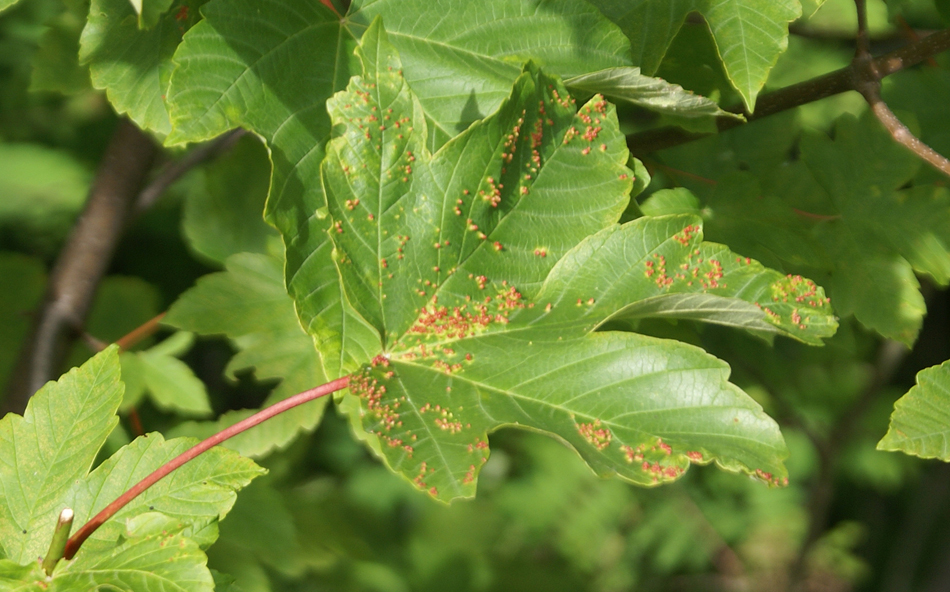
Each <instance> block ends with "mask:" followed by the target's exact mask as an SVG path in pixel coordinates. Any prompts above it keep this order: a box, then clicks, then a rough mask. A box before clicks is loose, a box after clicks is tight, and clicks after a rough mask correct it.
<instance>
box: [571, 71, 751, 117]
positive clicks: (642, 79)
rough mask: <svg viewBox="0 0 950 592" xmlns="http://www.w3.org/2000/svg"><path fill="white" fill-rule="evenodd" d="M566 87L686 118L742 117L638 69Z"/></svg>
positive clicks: (587, 78)
mask: <svg viewBox="0 0 950 592" xmlns="http://www.w3.org/2000/svg"><path fill="white" fill-rule="evenodd" d="M564 84H566V85H567V87H568V88H570V89H573V90H579V91H583V92H586V93H590V94H595V93H600V94H603V95H605V96H607V97H608V98H611V99H614V100H619V101H625V102H628V103H632V104H634V105H637V106H639V107H643V108H644V109H649V110H651V111H655V112H657V113H662V114H666V115H672V116H675V117H682V118H685V119H714V118H716V117H730V118H733V119H740V120H742V119H743V117H742V116H741V115H737V114H735V113H730V112H728V111H723V110H722V109H720V108H719V105H717V104H716V103H715V102H714V101H712V100H710V99H708V98H706V97H703V96H700V95H696V94H693V93H692V92H689V91H686V90H684V89H683V87H681V86H679V85H678V84H670V83H669V82H667V81H665V80H663V79H662V78H651V77H650V76H644V75H642V74H640V68H608V69H606V70H600V71H598V72H592V73H590V74H582V75H581V76H575V77H574V78H568V79H567V80H565V81H564Z"/></svg>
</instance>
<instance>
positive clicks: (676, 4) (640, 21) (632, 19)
mask: <svg viewBox="0 0 950 592" xmlns="http://www.w3.org/2000/svg"><path fill="white" fill-rule="evenodd" d="M589 2H590V3H591V4H593V5H594V6H596V7H597V8H598V9H600V11H601V12H603V13H604V15H606V16H607V18H609V19H610V20H611V21H613V22H615V23H617V25H619V26H620V28H621V29H622V30H623V32H624V33H625V34H626V35H627V37H628V38H629V39H630V45H631V47H632V48H633V63H634V65H636V66H639V67H640V68H641V69H642V70H643V72H644V73H645V74H647V75H652V74H654V73H655V72H656V71H657V68H659V67H660V62H661V61H663V56H664V55H666V50H667V48H669V46H670V42H671V41H672V40H673V37H675V36H676V33H677V31H679V29H680V27H681V26H683V23H684V22H685V21H686V15H687V14H689V13H690V12H692V11H694V10H696V9H697V5H698V2H697V0H589Z"/></svg>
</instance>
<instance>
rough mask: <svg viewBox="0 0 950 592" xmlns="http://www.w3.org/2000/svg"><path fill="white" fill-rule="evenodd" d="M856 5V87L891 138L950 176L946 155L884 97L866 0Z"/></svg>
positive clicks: (853, 64)
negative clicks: (916, 132) (912, 128)
mask: <svg viewBox="0 0 950 592" xmlns="http://www.w3.org/2000/svg"><path fill="white" fill-rule="evenodd" d="M854 6H855V8H856V9H857V13H858V35H857V38H856V44H855V45H856V46H857V49H856V51H855V54H854V61H853V62H852V64H851V65H852V66H853V67H854V70H855V75H856V84H855V90H857V91H858V92H859V93H861V96H863V97H864V100H865V101H867V102H868V105H870V107H871V111H872V112H873V113H874V115H875V117H877V119H878V121H880V122H881V124H882V125H883V126H884V127H885V128H886V129H887V131H888V132H890V134H891V137H893V138H894V141H895V142H897V143H898V144H901V145H902V146H904V147H905V148H907V149H908V150H910V151H911V152H913V153H914V154H916V155H917V156H919V157H920V158H921V159H922V160H924V162H926V163H928V164H930V165H931V166H932V167H934V168H935V169H937V170H938V171H940V172H941V173H943V174H944V175H946V176H948V177H950V160H948V159H947V158H945V157H944V156H943V155H941V154H940V153H939V152H937V151H936V150H934V149H933V148H931V147H930V146H928V145H927V144H924V143H923V142H921V141H920V138H918V137H917V136H915V135H914V134H913V132H911V131H910V129H908V128H907V126H906V125H904V124H903V122H901V120H900V119H898V118H897V116H896V115H894V112H893V111H891V108H890V107H888V106H887V103H885V102H884V100H883V99H882V98H881V78H883V76H882V75H881V73H880V72H879V71H878V69H877V65H876V63H875V62H876V60H874V58H873V57H872V56H871V40H870V36H869V34H868V19H867V6H866V2H865V0H854Z"/></svg>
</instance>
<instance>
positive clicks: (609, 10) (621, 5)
mask: <svg viewBox="0 0 950 592" xmlns="http://www.w3.org/2000/svg"><path fill="white" fill-rule="evenodd" d="M592 1H593V3H594V4H595V5H596V6H597V7H598V8H600V9H601V11H603V13H604V14H605V15H607V16H608V17H609V18H610V19H611V20H612V21H614V22H615V23H617V24H618V25H620V27H621V28H622V29H623V31H624V33H626V34H627V36H628V37H629V38H630V41H631V44H632V46H633V53H634V60H633V61H634V64H635V65H638V66H640V67H641V68H642V69H643V72H644V73H646V74H653V73H654V72H656V70H657V69H658V68H659V65H660V62H661V61H662V59H663V56H664V55H666V51H667V49H668V48H669V46H670V42H671V41H672V40H673V37H675V36H676V34H677V32H678V31H679V29H680V27H681V26H682V25H683V22H684V21H685V20H686V15H687V14H689V13H690V12H692V11H694V10H695V11H698V12H700V13H702V15H703V16H704V17H705V18H706V22H707V23H708V24H709V29H710V31H711V32H712V34H713V38H714V39H715V41H716V48H717V50H718V52H719V58H720V59H721V60H722V63H723V65H724V66H725V68H726V73H727V74H728V76H729V79H730V80H731V81H732V84H733V86H735V88H736V90H738V91H739V94H741V95H742V100H743V101H744V102H745V105H746V108H747V109H748V110H749V112H750V113H751V112H753V111H754V110H755V99H756V96H757V95H758V93H759V91H760V90H761V89H762V86H763V85H764V84H765V80H766V79H767V78H768V74H769V70H771V69H772V66H774V65H775V62H776V60H778V56H779V55H781V54H782V53H783V52H784V51H785V50H786V49H787V47H788V23H790V22H791V21H793V20H795V19H797V18H798V17H799V16H801V5H800V3H799V1H798V0H633V1H632V2H631V1H628V0H592Z"/></svg>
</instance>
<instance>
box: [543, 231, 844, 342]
mask: <svg viewBox="0 0 950 592" xmlns="http://www.w3.org/2000/svg"><path fill="white" fill-rule="evenodd" d="M655 237H662V238H663V240H664V241H666V244H663V243H658V242H656V238H655ZM701 241H702V229H701V226H700V222H699V219H698V218H697V217H695V216H670V217H663V218H656V219H651V218H641V219H640V220H638V221H635V222H631V223H629V224H626V225H624V226H622V227H612V228H608V229H605V230H603V231H601V232H599V233H597V234H596V235H594V236H592V237H590V238H589V239H588V240H587V241H585V242H584V243H582V244H581V245H579V246H578V247H577V248H576V249H574V250H573V251H571V252H570V253H569V254H568V255H567V256H566V257H565V258H564V259H563V260H562V261H561V262H560V263H559V264H558V266H557V267H556V268H555V272H553V273H552V275H551V276H549V277H548V279H547V281H546V282H545V284H544V289H543V290H542V292H541V294H539V295H538V299H539V300H546V299H550V302H551V303H552V305H553V306H555V307H557V305H558V303H567V302H573V301H575V300H577V301H579V302H580V301H587V302H588V303H589V304H587V305H586V306H585V308H586V310H585V312H584V315H585V316H587V317H588V318H589V319H590V320H587V321H586V322H585V324H584V327H585V329H586V330H592V329H594V328H596V327H597V326H599V325H600V324H601V323H603V322H604V320H606V319H611V318H644V317H667V318H681V319H690V320H697V321H705V322H710V323H715V324H719V325H725V326H731V327H736V328H742V329H745V330H747V331H749V332H751V333H752V334H754V335H758V336H760V337H763V338H766V339H769V340H770V339H771V337H772V336H773V335H776V334H778V335H785V336H787V337H792V338H794V339H797V340H799V341H803V342H805V343H809V344H811V345H821V344H822V339H823V338H827V337H831V336H832V335H833V334H834V332H835V329H836V328H837V326H838V324H837V322H836V321H835V319H834V316H833V315H832V314H831V307H830V306H828V300H827V299H826V298H825V295H824V291H823V290H822V289H821V288H820V287H818V286H816V285H815V283H814V282H812V281H811V280H808V279H805V278H803V277H801V276H797V275H796V276H793V275H787V276H786V275H783V274H781V273H779V272H777V271H773V270H770V269H766V268H764V267H762V265H760V264H759V263H758V262H757V261H753V260H752V259H749V258H747V257H740V256H738V255H736V254H735V253H733V252H731V251H730V250H729V249H728V248H726V247H724V246H723V245H717V244H715V243H703V242H701ZM648 245H655V246H653V247H652V253H650V250H651V248H650V246H648ZM632 261H636V262H638V263H639V265H636V266H626V268H625V270H624V273H622V274H617V273H616V271H614V270H617V269H618V268H621V266H622V263H620V262H632ZM612 271H614V272H613V273H611V272H612ZM608 278H609V279H608ZM591 300H592V301H593V302H591ZM628 303H629V304H628ZM560 310H561V311H566V310H567V311H570V310H571V309H570V307H567V308H564V307H562V308H561V309H560ZM600 311H607V312H606V315H605V314H604V313H603V312H600ZM610 311H615V312H610ZM573 312H574V311H571V313H562V314H569V316H574V315H573ZM559 316H560V315H559V314H558V313H557V312H554V311H552V312H551V315H550V319H551V321H550V322H559V321H558V318H559Z"/></svg>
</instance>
